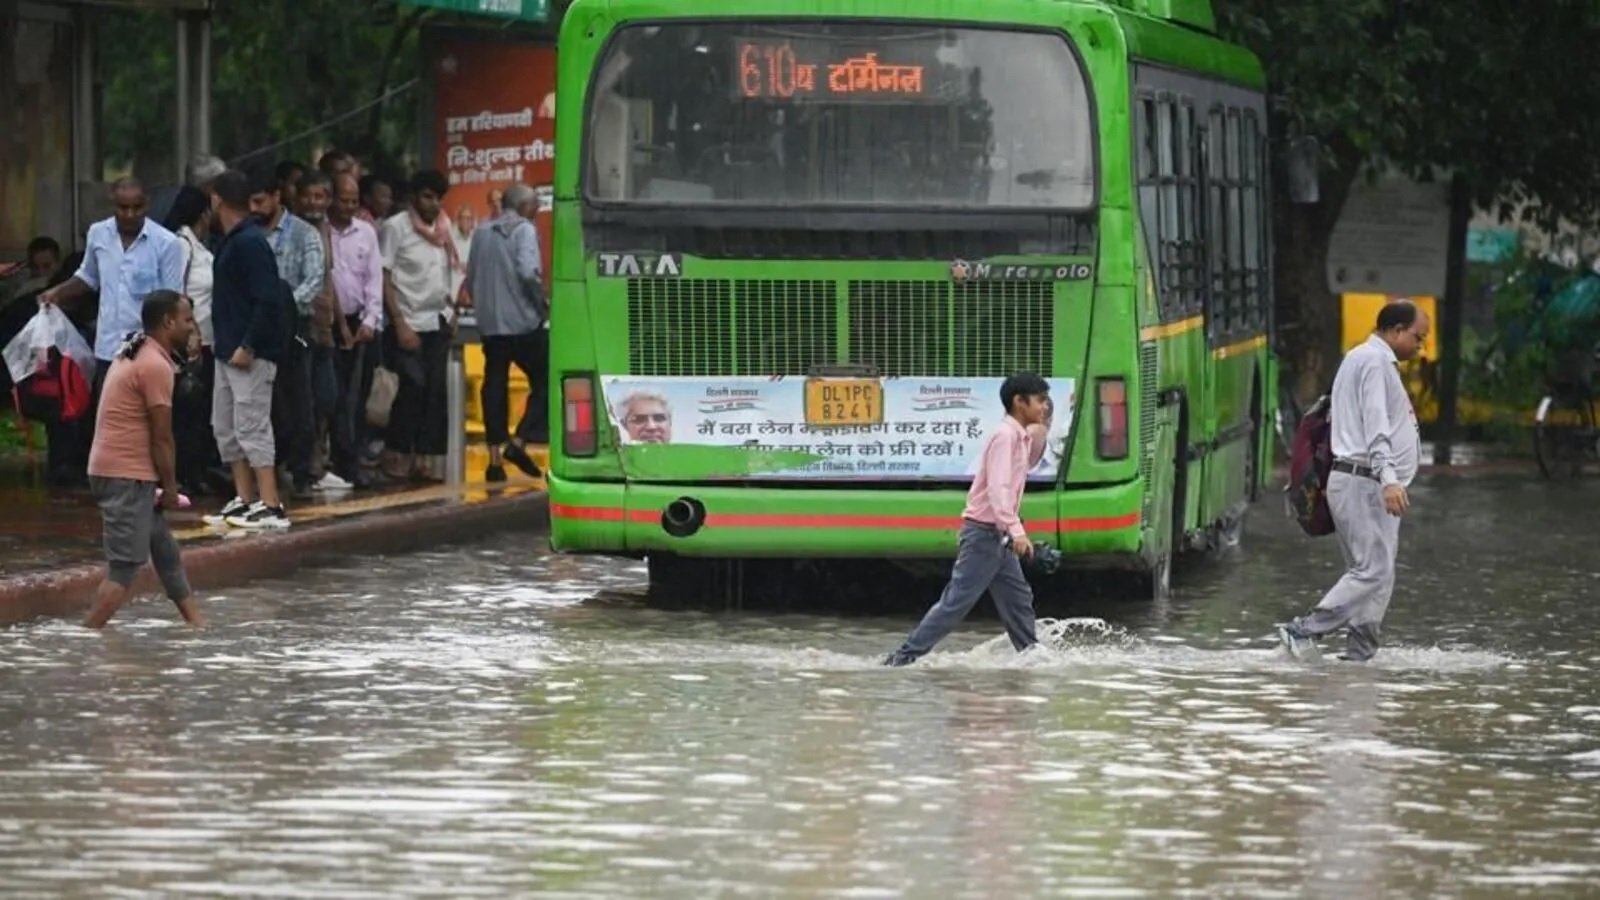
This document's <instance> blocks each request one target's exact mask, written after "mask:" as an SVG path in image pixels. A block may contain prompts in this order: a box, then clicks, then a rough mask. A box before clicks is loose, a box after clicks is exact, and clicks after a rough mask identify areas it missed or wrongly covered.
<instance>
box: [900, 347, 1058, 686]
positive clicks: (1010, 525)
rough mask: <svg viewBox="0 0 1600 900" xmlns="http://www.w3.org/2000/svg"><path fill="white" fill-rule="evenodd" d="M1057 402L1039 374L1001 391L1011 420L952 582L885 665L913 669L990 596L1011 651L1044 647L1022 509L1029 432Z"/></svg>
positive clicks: (1000, 433) (978, 489)
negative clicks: (1027, 568)
mask: <svg viewBox="0 0 1600 900" xmlns="http://www.w3.org/2000/svg"><path fill="white" fill-rule="evenodd" d="M1049 402H1050V384H1049V382H1047V381H1045V380H1044V379H1043V378H1041V377H1040V376H1038V375H1035V374H1033V373H1032V372H1018V373H1016V374H1014V375H1012V376H1010V377H1009V378H1007V379H1006V380H1005V382H1004V383H1003V384H1001V385H1000V403H1001V404H1002V405H1003V406H1004V407H1005V410H1006V416H1005V418H1004V419H1003V420H1001V422H1000V426H999V427H998V428H996V429H995V430H994V432H993V433H991V434H990V435H989V438H988V440H987V441H986V442H985V443H984V445H983V453H982V457H981V458H982V464H981V465H980V466H979V467H978V474H977V476H976V477H974V478H973V479H972V487H971V488H970V489H968V491H967V507H966V509H965V510H963V511H962V513H961V535H960V538H959V544H958V546H957V549H956V561H955V566H954V567H953V568H952V569H951V572H950V582H949V584H947V585H945V588H944V593H943V594H941V595H940V597H939V602H938V603H936V604H934V606H933V608H932V609H930V610H928V612H927V614H926V615H925V616H923V617H922V621H921V622H920V623H919V624H918V625H917V627H916V628H915V629H913V630H912V632H911V634H910V635H909V636H907V638H906V640H905V643H903V644H901V645H900V648H899V649H898V650H895V651H894V652H893V653H891V654H889V655H888V656H887V657H885V658H884V660H883V664H884V665H886V666H904V665H909V664H911V663H913V662H915V661H916V660H917V659H918V658H920V657H921V656H923V654H926V653H927V652H928V651H929V650H932V649H933V646H934V645H935V644H937V643H939V641H941V640H943V639H944V638H945V636H946V635H948V634H949V633H950V632H951V631H953V630H955V627H956V626H957V625H959V624H960V623H961V620H962V619H965V618H966V617H967V613H969V612H971V611H972V607H973V606H975V605H976V604H977V602H978V598H979V597H982V596H983V592H984V591H988V592H989V593H990V595H991V596H993V597H994V605H995V608H996V609H997V610H998V611H999V613H1000V619H1001V621H1002V622H1004V623H1005V627H1006V634H1007V636H1009V637H1010V638H1011V646H1013V647H1015V648H1016V649H1017V651H1018V652H1021V651H1023V650H1026V649H1028V648H1029V647H1031V646H1033V645H1034V644H1037V643H1038V642H1039V640H1038V638H1037V637H1036V636H1035V635H1034V630H1033V588H1032V587H1031V586H1030V585H1029V584H1028V579H1027V578H1025V577H1024V576H1023V574H1022V563H1021V560H1023V559H1026V558H1027V557H1029V556H1032V555H1033V544H1032V542H1030V541H1029V540H1028V535H1027V532H1026V531H1024V530H1023V527H1022V519H1021V516H1020V510H1021V506H1022V489H1023V487H1024V485H1025V484H1026V483H1027V479H1028V469H1030V468H1032V465H1033V462H1034V457H1033V436H1032V435H1031V434H1030V433H1029V430H1030V427H1031V426H1034V425H1040V424H1043V422H1044V418H1045V413H1046V411H1047V410H1048V409H1049Z"/></svg>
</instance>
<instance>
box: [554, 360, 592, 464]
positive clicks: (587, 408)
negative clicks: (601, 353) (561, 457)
mask: <svg viewBox="0 0 1600 900" xmlns="http://www.w3.org/2000/svg"><path fill="white" fill-rule="evenodd" d="M561 410H562V414H561V446H562V447H563V449H564V450H565V451H566V454H567V455H568V456H593V455H594V451H595V444H596V443H597V442H598V439H597V436H596V433H595V420H594V380H593V379H592V378H591V377H590V376H588V375H568V376H566V377H565V378H563V379H561Z"/></svg>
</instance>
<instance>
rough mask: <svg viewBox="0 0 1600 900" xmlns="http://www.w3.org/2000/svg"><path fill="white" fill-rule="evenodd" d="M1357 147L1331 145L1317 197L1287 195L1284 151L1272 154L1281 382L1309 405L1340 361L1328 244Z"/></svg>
mask: <svg viewBox="0 0 1600 900" xmlns="http://www.w3.org/2000/svg"><path fill="white" fill-rule="evenodd" d="M1359 158H1360V157H1359V155H1358V154H1356V153H1355V152H1354V151H1353V150H1351V151H1346V152H1343V153H1336V155H1335V159H1334V163H1335V165H1334V166H1333V167H1329V166H1323V167H1322V173H1321V185H1320V190H1319V199H1318V202H1316V203H1312V204H1298V203H1295V202H1293V201H1292V200H1291V199H1290V197H1289V187H1288V186H1289V178H1288V171H1287V167H1286V165H1285V163H1284V160H1283V158H1282V154H1274V160H1273V168H1274V173H1273V174H1274V178H1273V184H1274V188H1273V192H1272V193H1273V196H1272V208H1273V215H1272V236H1273V257H1274V261H1275V265H1274V269H1273V290H1274V295H1275V306H1274V311H1275V313H1276V315H1277V347H1276V349H1277V354H1278V359H1279V361H1280V364H1281V365H1282V367H1283V371H1284V374H1283V376H1282V378H1281V383H1282V384H1283V385H1284V386H1285V387H1287V388H1289V389H1290V390H1291V391H1292V392H1293V394H1294V397H1295V400H1296V402H1298V403H1300V404H1301V405H1302V406H1305V405H1308V404H1309V403H1311V402H1312V401H1314V400H1315V399H1316V398H1317V397H1318V396H1320V395H1321V394H1324V393H1326V392H1327V391H1328V390H1329V389H1330V388H1331V387H1332V385H1333V374H1334V371H1335V370H1336V369H1337V368H1338V363H1339V349H1340V348H1339V334H1340V321H1341V320H1340V312H1339V297H1338V295H1337V294H1335V293H1334V292H1333V291H1331V290H1329V289H1328V246H1329V243H1330V242H1331V241H1332V239H1333V229H1334V226H1335V225H1337V224H1338V222H1339V213H1340V212H1341V211H1342V210H1343V209H1344V202H1345V198H1346V197H1348V196H1349V195H1350V186H1351V185H1352V184H1354V183H1355V179H1356V175H1357V170H1358V167H1359Z"/></svg>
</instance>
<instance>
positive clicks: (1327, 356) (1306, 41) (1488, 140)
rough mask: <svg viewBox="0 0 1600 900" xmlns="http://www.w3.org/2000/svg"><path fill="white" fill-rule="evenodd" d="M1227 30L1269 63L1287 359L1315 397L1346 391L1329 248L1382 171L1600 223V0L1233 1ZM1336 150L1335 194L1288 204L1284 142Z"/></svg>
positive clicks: (1505, 206) (1227, 6)
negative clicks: (1349, 200)
mask: <svg viewBox="0 0 1600 900" xmlns="http://www.w3.org/2000/svg"><path fill="white" fill-rule="evenodd" d="M1216 6H1217V9H1216V11H1217V14H1218V20H1219V27H1220V28H1221V30H1222V31H1223V33H1224V34H1225V35H1227V36H1229V37H1231V38H1233V39H1235V40H1238V41H1240V42H1242V43H1244V44H1246V45H1247V46H1249V47H1250V48H1251V49H1253V50H1254V51H1255V52H1256V54H1257V55H1258V56H1260V57H1261V60H1262V63H1263V65H1264V66H1265V67H1266V71H1267V78H1268V81H1269V85H1270V88H1269V89H1270V92H1271V116H1270V118H1271V122H1272V124H1271V135H1272V138H1273V146H1274V147H1275V148H1276V149H1277V150H1278V151H1279V152H1275V153H1274V154H1273V159H1274V191H1275V193H1274V198H1273V200H1274V207H1273V209H1274V216H1273V230H1274V239H1275V240H1274V243H1275V248H1276V260H1277V270H1276V276H1275V288H1276V294H1277V314H1278V323H1279V345H1278V348H1277V349H1278V352H1279V354H1280V357H1281V358H1282V359H1283V360H1284V361H1285V365H1286V367H1287V368H1288V369H1289V370H1290V373H1291V377H1292V379H1293V381H1292V382H1291V384H1292V386H1293V388H1294V390H1295V392H1296V394H1297V395H1298V396H1299V397H1300V398H1301V399H1307V398H1309V397H1311V396H1314V395H1315V394H1316V393H1318V392H1320V391H1321V390H1325V389H1326V387H1327V385H1328V384H1329V383H1331V380H1332V374H1333V369H1334V368H1335V365H1336V363H1337V360H1338V358H1339V345H1338V338H1339V308H1338V303H1337V298H1336V297H1335V296H1334V295H1333V293H1332V292H1331V291H1330V290H1329V289H1328V285H1327V278H1326V274H1325V273H1326V268H1327V267H1326V262H1327V254H1328V245H1329V241H1330V239H1331V238H1332V235H1333V228H1334V225H1335V224H1337V222H1338V219H1339V213H1340V211H1341V210H1342V208H1343V206H1344V201H1345V199H1346V197H1348V196H1349V192H1350V188H1351V186H1352V185H1353V184H1354V183H1355V180H1356V179H1357V178H1358V177H1361V176H1362V175H1363V174H1364V173H1366V172H1369V171H1371V170H1372V169H1373V167H1374V166H1376V165H1379V164H1386V165H1392V166H1394V167H1396V168H1398V169H1399V170H1401V171H1403V172H1405V173H1407V174H1409V175H1412V176H1414V177H1420V178H1429V177H1445V173H1446V172H1447V171H1448V172H1450V173H1453V174H1454V175H1455V176H1456V177H1458V178H1459V179H1460V180H1459V182H1458V185H1459V187H1460V189H1461V190H1463V191H1465V192H1467V193H1468V195H1470V197H1471V198H1472V200H1474V201H1475V202H1476V203H1477V204H1478V205H1480V206H1482V207H1486V208H1499V209H1500V211H1501V212H1502V214H1505V213H1507V212H1509V211H1510V210H1511V209H1512V208H1514V207H1520V208H1522V209H1523V211H1524V212H1523V214H1524V215H1525V216H1526V217H1530V218H1534V219H1537V220H1540V221H1543V222H1549V221H1552V220H1554V219H1556V218H1565V219H1566V220H1568V221H1574V222H1579V223H1583V222H1591V221H1594V219H1595V217H1596V213H1597V202H1600V154H1597V153H1595V151H1594V148H1595V147H1600V119H1597V118H1596V117H1595V116H1594V115H1593V113H1592V111H1593V110H1594V109H1596V108H1600V107H1597V104H1600V80H1597V79H1593V78H1589V77H1586V76H1584V75H1582V72H1583V71H1586V66H1585V65H1584V64H1583V63H1582V60H1585V59H1587V58H1589V57H1590V56H1591V55H1592V54H1593V52H1594V49H1593V48H1594V47H1596V46H1600V4H1595V3H1594V2H1592V0H1541V2H1540V3H1539V4H1537V6H1538V9H1537V11H1533V10H1530V9H1529V8H1528V7H1526V6H1524V5H1520V4H1503V3H1499V2H1496V0H1451V2H1449V3H1441V2H1428V0H1217V2H1216ZM1299 136H1312V137H1315V138H1317V139H1318V141H1319V142H1320V144H1321V147H1322V150H1323V152H1322V158H1321V199H1320V202H1318V203H1315V204H1309V205H1297V204H1294V203H1292V202H1291V201H1290V199H1289V196H1288V184H1289V179H1288V173H1287V171H1286V165H1285V154H1284V153H1283V152H1281V151H1282V149H1283V148H1284V147H1285V146H1286V143H1287V142H1288V141H1289V140H1290V139H1291V138H1295V137H1299Z"/></svg>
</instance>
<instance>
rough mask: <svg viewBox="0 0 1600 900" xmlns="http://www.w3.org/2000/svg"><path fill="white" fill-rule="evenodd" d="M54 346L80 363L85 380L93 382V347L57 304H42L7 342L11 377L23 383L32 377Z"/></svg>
mask: <svg viewBox="0 0 1600 900" xmlns="http://www.w3.org/2000/svg"><path fill="white" fill-rule="evenodd" d="M51 347H54V348H56V349H57V350H59V351H61V355H62V356H65V357H67V358H68V359H70V360H72V361H73V362H75V363H77V364H78V369H79V371H81V372H83V378H84V380H85V381H87V382H89V383H90V384H93V383H94V370H95V358H94V349H93V348H92V347H90V346H89V342H88V341H86V340H84V339H83V335H81V334H79V333H78V329H76V328H74V327H72V320H71V319H68V318H67V314H66V313H64V312H62V311H61V310H60V308H58V307H56V306H41V307H39V311H38V312H37V313H35V314H34V317H33V318H31V319H29V320H28V324H27V325H25V326H23V328H22V330H21V331H19V332H17V336H16V337H14V338H12V339H11V343H9V344H7V345H6V349H5V358H6V370H7V371H9V372H10V373H11V380H12V381H13V382H15V383H17V384H21V383H22V382H23V381H24V380H26V379H27V378H29V377H30V376H32V375H33V373H34V372H36V371H38V369H39V366H40V364H41V363H42V362H43V361H44V358H45V354H47V353H48V352H49V350H50V348H51Z"/></svg>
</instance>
